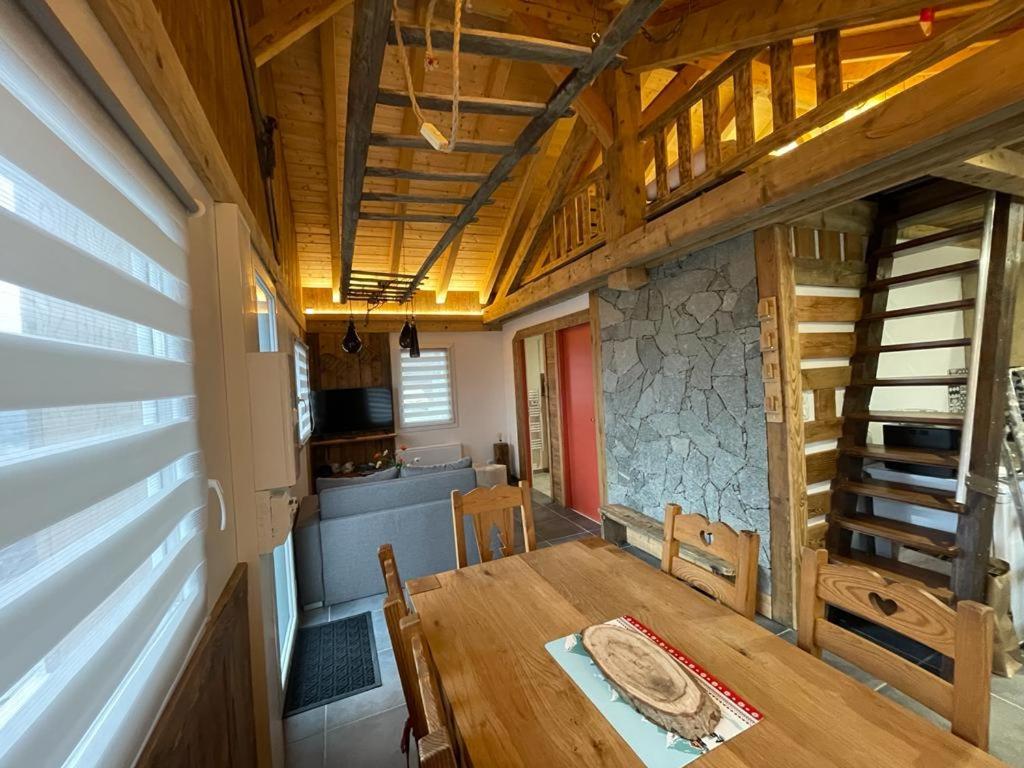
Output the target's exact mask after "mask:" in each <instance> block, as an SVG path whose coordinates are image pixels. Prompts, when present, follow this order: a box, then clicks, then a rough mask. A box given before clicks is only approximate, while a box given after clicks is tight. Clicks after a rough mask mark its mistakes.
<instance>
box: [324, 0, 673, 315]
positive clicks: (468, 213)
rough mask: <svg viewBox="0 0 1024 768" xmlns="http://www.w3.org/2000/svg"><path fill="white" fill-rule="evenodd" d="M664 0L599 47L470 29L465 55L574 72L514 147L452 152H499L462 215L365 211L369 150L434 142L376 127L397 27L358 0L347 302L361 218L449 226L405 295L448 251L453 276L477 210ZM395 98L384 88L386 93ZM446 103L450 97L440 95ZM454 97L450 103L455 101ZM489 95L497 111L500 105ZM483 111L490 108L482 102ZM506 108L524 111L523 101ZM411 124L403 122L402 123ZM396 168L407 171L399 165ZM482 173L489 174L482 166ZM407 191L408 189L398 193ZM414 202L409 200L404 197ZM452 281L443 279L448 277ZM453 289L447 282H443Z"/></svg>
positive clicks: (618, 24) (412, 41)
mask: <svg viewBox="0 0 1024 768" xmlns="http://www.w3.org/2000/svg"><path fill="white" fill-rule="evenodd" d="M659 4H660V2H659V0H630V2H629V4H628V5H626V6H625V7H624V8H623V9H622V10H621V11H619V13H618V14H617V15H616V17H615V18H614V19H613V20H612V22H611V23H610V25H609V26H608V28H607V30H606V31H605V32H604V34H603V36H602V37H601V39H600V41H599V42H598V43H597V44H596V45H595V46H594V48H593V49H590V48H587V47H585V46H579V45H572V44H568V43H560V42H556V41H551V40H542V39H539V38H530V37H525V36H522V35H512V34H506V33H501V32H492V31H488V30H474V29H463V30H462V34H461V50H462V51H463V52H465V53H475V54H479V55H485V56H491V57H495V58H499V59H510V60H515V61H529V62H534V63H539V64H546V65H555V66H564V67H567V68H569V72H568V75H567V76H566V77H565V79H564V80H563V81H562V82H561V83H560V84H559V85H558V87H557V88H556V90H555V93H554V94H553V95H552V97H551V98H550V99H549V100H548V101H547V102H546V103H545V104H544V105H543V107H542V108H540V109H534V113H533V115H532V117H531V118H530V120H529V122H528V123H527V124H526V126H525V127H524V128H523V130H522V131H521V132H520V133H519V134H518V136H517V137H516V139H515V141H514V142H512V143H511V144H503V143H500V142H492V141H485V140H481V139H469V140H460V141H458V142H457V143H456V145H455V146H454V147H453V148H452V151H456V152H463V153H470V154H474V155H479V154H492V155H497V156H498V160H497V162H496V163H495V164H494V165H493V167H492V168H491V170H490V171H489V172H488V173H487V175H486V177H485V178H484V180H483V181H482V182H481V183H480V184H479V185H478V186H477V187H476V189H475V191H474V192H473V193H472V195H471V196H470V198H469V200H468V202H466V203H465V204H464V205H463V206H462V207H461V209H460V210H459V211H458V213H457V214H454V215H447V214H420V213H408V212H407V211H406V212H402V213H395V214H381V213H372V214H371V213H366V212H362V210H361V205H362V201H363V180H364V177H365V174H366V166H367V153H368V150H369V148H370V147H371V146H375V147H392V148H396V147H397V148H400V149H411V150H419V149H429V148H430V147H429V144H428V143H427V141H426V140H425V139H424V138H422V137H421V136H419V135H412V134H406V135H394V134H385V133H377V132H374V131H373V128H372V126H373V117H374V107H375V105H376V104H377V103H378V102H379V101H380V99H381V90H380V77H381V68H382V65H383V54H384V46H385V43H386V42H387V41H388V40H391V41H392V42H397V37H396V33H395V30H394V26H393V25H392V24H391V23H390V21H391V19H390V5H389V4H387V3H386V2H384V0H356V3H355V27H354V30H353V37H352V52H351V64H350V70H349V71H350V76H349V90H348V110H347V122H346V137H345V179H344V194H343V197H342V238H341V253H340V259H341V273H342V274H341V290H340V298H341V300H342V301H346V300H348V294H349V287H350V284H351V275H352V262H353V255H354V250H355V237H356V223H357V222H358V220H359V219H361V218H362V219H364V220H377V221H394V222H399V221H416V222H428V221H429V222H434V223H446V224H448V228H447V229H446V230H445V232H444V233H443V234H442V235H441V237H440V239H439V240H438V241H437V243H436V244H435V245H434V247H433V248H432V249H431V251H430V252H429V254H428V255H427V257H426V259H425V260H424V261H423V263H422V264H421V265H420V267H419V269H418V270H417V272H416V273H415V275H414V276H413V280H412V283H411V285H410V287H409V289H408V292H407V294H406V296H405V299H406V300H408V299H410V298H411V297H412V294H413V293H414V292H415V291H416V290H417V288H419V286H420V285H421V284H422V282H423V281H424V280H425V279H426V277H427V274H428V273H429V272H430V270H431V269H432V268H433V266H434V264H435V263H436V262H437V261H438V259H440V258H441V257H442V256H443V255H444V254H445V253H446V252H448V253H449V260H448V264H447V265H446V269H445V270H444V274H446V275H448V278H447V279H450V272H451V267H453V265H454V255H455V254H456V253H457V247H456V248H453V247H452V246H453V244H456V243H457V241H458V240H459V238H460V236H461V234H462V232H463V230H464V229H465V227H466V226H467V225H469V224H471V223H472V222H473V221H475V220H476V214H477V212H478V211H479V210H480V209H481V208H482V207H483V206H485V205H487V204H488V201H490V200H491V196H492V195H493V194H494V192H495V191H496V190H497V188H498V187H499V186H500V185H501V184H502V183H503V182H505V181H506V180H507V179H508V178H509V175H510V174H511V172H512V170H513V168H515V167H516V165H517V164H518V163H519V161H520V160H521V159H523V158H524V157H526V156H527V155H529V154H532V153H535V152H536V151H537V143H538V142H539V141H540V140H541V138H542V137H543V136H544V134H545V133H546V132H547V131H548V129H549V128H551V126H552V125H553V124H554V123H555V122H556V121H557V120H559V119H560V118H562V117H564V116H565V115H567V114H569V113H570V112H571V109H572V104H573V102H574V101H575V100H576V99H577V97H578V96H579V95H580V94H581V93H582V92H583V90H584V89H585V88H587V87H588V86H590V84H591V83H593V82H594V80H595V79H596V78H597V76H598V75H599V74H600V73H601V72H602V71H604V70H605V69H606V68H608V67H609V66H612V65H614V64H616V63H619V58H618V57H619V51H620V50H621V48H622V47H623V46H624V45H625V44H626V43H627V42H628V41H629V40H630V39H631V38H632V37H633V36H634V35H635V34H636V33H637V32H638V30H639V28H640V26H641V25H642V24H643V23H644V21H645V20H646V19H647V18H648V17H649V16H650V15H651V14H652V13H653V12H654V11H655V10H656V9H657V7H658V5H659ZM384 17H386V18H384ZM401 34H402V40H403V42H404V43H405V44H406V45H408V46H422V45H425V43H426V33H425V31H424V29H423V28H422V27H416V26H403V27H402V31H401ZM431 42H432V44H433V46H434V47H435V48H436V49H438V50H451V47H452V43H453V35H452V33H451V30H446V29H432V30H431ZM383 98H384V99H385V100H387V99H394V95H393V94H391V95H388V94H387V93H385V95H384V97H383ZM441 99H442V101H444V97H441ZM449 101H450V100H449ZM497 101H498V100H490V102H491V103H490V105H489V107H490V109H491V110H492V111H491V112H489V113H487V114H495V113H494V112H493V110H494V109H497V108H498V105H497V104H496V103H495V102H497ZM477 105H478V107H479V108H480V109H483V108H484V107H485V106H487V105H486V104H485V103H484V102H483V101H482V100H478V102H477ZM505 108H515V109H522V108H523V107H522V105H521V104H520V105H513V106H512V107H508V105H506V106H505ZM403 127H404V126H403ZM394 170H395V171H396V173H401V172H403V171H406V170H407V169H404V168H397V169H394ZM475 172H476V173H482V168H481V169H480V170H478V171H475ZM399 194H402V193H399ZM403 205H405V206H406V207H408V205H409V202H408V201H403ZM447 279H445V278H444V277H442V281H443V282H447ZM441 292H442V293H447V286H443V287H442V291H441Z"/></svg>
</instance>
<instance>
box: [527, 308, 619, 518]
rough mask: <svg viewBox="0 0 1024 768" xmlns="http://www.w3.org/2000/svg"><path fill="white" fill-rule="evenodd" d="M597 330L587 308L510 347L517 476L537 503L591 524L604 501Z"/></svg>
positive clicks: (536, 329) (592, 313)
mask: <svg viewBox="0 0 1024 768" xmlns="http://www.w3.org/2000/svg"><path fill="white" fill-rule="evenodd" d="M595 325H596V308H595V307H592V308H591V309H590V310H582V311H580V312H574V313H572V314H570V315H565V316H563V317H559V318H556V319H555V320H549V321H547V322H545V323H540V324H538V325H534V326H530V327H529V328H524V329H522V330H520V331H518V332H517V333H516V334H515V336H514V338H513V346H512V352H513V356H512V357H513V367H514V370H513V377H514V381H515V394H516V422H517V443H518V450H517V466H518V468H519V475H520V476H521V477H522V479H524V480H526V481H528V482H529V483H530V484H531V486H532V487H533V489H534V491H535V493H536V498H537V500H539V501H540V502H542V503H548V502H553V506H554V508H556V509H558V510H560V511H561V512H563V513H564V512H569V511H571V517H576V513H579V514H581V515H584V516H586V517H588V518H590V519H591V520H598V519H599V507H600V505H601V504H602V503H603V500H604V492H603V491H604V474H603V472H604V470H603V461H602V457H603V442H604V440H603V424H602V411H601V400H600V398H599V397H598V395H597V393H599V392H600V391H601V385H600V350H599V348H596V347H595V345H594V343H593V340H594V339H595V338H598V339H599V338H600V335H599V334H600V331H599V330H597V329H596V328H595ZM595 361H596V362H595Z"/></svg>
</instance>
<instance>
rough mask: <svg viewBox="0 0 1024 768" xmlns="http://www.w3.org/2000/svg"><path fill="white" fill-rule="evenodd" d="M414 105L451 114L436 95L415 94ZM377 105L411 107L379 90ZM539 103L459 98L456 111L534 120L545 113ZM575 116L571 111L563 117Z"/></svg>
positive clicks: (404, 96)
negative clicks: (533, 118)
mask: <svg viewBox="0 0 1024 768" xmlns="http://www.w3.org/2000/svg"><path fill="white" fill-rule="evenodd" d="M416 102H417V103H418V104H419V106H420V109H433V110H437V111H438V112H451V111H452V97H451V96H444V95H441V94H436V93H417V94H416ZM377 103H378V104H386V105H387V106H389V107H412V99H411V98H410V97H409V94H408V93H407V92H406V91H398V90H392V89H390V88H381V89H380V91H379V92H378V93H377ZM544 106H545V105H544V102H542V101H515V100H513V99H494V98H490V97H487V96H461V95H460V96H459V111H460V112H462V113H463V114H472V115H496V116H498V117H535V116H537V115H539V114H540V113H541V112H543V111H544ZM573 113H574V110H573V109H572V108H571V107H570V108H569V109H568V110H566V114H565V115H563V117H569V116H570V115H572V114H573Z"/></svg>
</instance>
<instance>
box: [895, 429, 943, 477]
mask: <svg viewBox="0 0 1024 768" xmlns="http://www.w3.org/2000/svg"><path fill="white" fill-rule="evenodd" d="M882 440H883V442H884V443H885V445H886V446H887V447H890V448H922V449H925V450H932V451H959V450H960V430H959V429H954V428H950V427H912V426H908V425H905V424H885V425H883V427H882ZM884 464H885V468H886V469H891V470H894V471H896V472H909V473H911V474H914V475H924V476H926V477H943V478H951V477H956V470H955V469H953V468H952V467H932V466H928V465H927V464H912V463H908V462H902V461H886V462H884Z"/></svg>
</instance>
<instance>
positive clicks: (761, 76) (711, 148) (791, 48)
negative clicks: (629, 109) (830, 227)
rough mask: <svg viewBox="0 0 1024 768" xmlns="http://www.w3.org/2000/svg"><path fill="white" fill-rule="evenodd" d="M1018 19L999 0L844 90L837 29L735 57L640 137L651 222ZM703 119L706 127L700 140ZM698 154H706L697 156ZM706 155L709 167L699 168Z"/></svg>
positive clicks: (1014, 6)
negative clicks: (764, 101)
mask: <svg viewBox="0 0 1024 768" xmlns="http://www.w3.org/2000/svg"><path fill="white" fill-rule="evenodd" d="M1020 15H1021V7H1020V3H1019V2H1014V0H1000V2H996V3H994V4H992V5H991V6H989V7H987V8H985V9H983V10H980V11H977V12H975V13H974V14H972V15H971V16H968V17H966V18H965V19H964V20H963V21H960V22H959V23H957V24H956V25H955V26H953V27H951V28H949V29H948V30H946V31H945V32H943V33H942V34H939V35H936V36H934V37H932V38H930V39H928V40H926V41H924V42H922V43H920V44H919V45H917V46H916V47H914V48H913V49H912V50H911V51H910V52H909V53H907V54H906V55H904V56H902V57H900V58H898V59H896V60H895V61H894V62H892V63H891V64H889V65H888V66H886V67H884V68H882V69H880V70H878V71H877V72H874V73H873V74H871V75H869V76H868V77H866V78H864V79H863V80H860V81H859V82H857V83H855V84H854V85H851V86H850V87H849V88H846V89H845V90H844V88H843V85H844V83H843V75H842V62H841V59H840V51H839V42H840V31H839V30H838V29H831V30H825V31H822V32H819V33H817V34H815V35H814V38H813V43H804V42H802V41H801V42H800V44H799V45H794V42H793V41H792V40H782V41H779V42H776V43H772V44H771V45H768V46H759V47H753V48H748V49H745V50H741V51H737V52H735V53H733V54H732V55H731V56H729V57H728V58H727V59H726V60H725V61H723V62H722V63H721V64H719V65H718V66H717V67H716V68H715V69H713V70H711V71H710V72H708V73H707V74H706V75H705V76H704V77H703V78H702V79H701V80H698V81H697V83H696V84H695V85H694V86H693V87H692V88H691V89H690V90H689V91H688V92H687V93H686V94H685V95H684V96H683V97H682V98H680V100H679V101H678V102H677V103H676V104H675V105H673V106H672V107H670V108H669V109H667V110H666V111H665V112H663V113H662V114H661V115H660V116H659V117H658V118H657V119H656V120H654V121H652V122H651V124H650V125H647V126H645V127H644V128H643V130H642V131H641V133H640V137H641V139H643V140H646V141H650V142H652V143H653V158H654V194H653V199H650V200H649V202H648V206H647V217H648V218H652V217H654V216H657V215H659V214H661V213H663V212H665V211H666V210H668V209H670V208H673V207H675V206H676V205H678V204H679V203H681V202H683V201H685V200H687V199H689V198H692V197H694V196H695V195H697V194H699V193H701V192H703V191H704V190H706V189H709V188H710V187H712V186H715V185H717V184H719V183H721V182H723V181H726V180H728V179H730V178H732V177H733V176H735V175H736V174H738V173H741V172H743V171H745V170H747V169H749V168H751V167H753V166H755V165H757V164H758V163H760V162H763V161H765V160H766V159H767V158H768V157H769V155H771V154H773V153H774V154H780V153H782V152H785V151H787V150H788V149H790V148H792V147H793V146H795V143H796V142H798V141H800V140H802V139H805V138H806V137H809V136H814V135H816V134H818V133H822V132H824V131H827V130H828V129H829V128H831V127H832V126H834V125H836V124H838V123H839V122H842V121H843V120H845V119H847V118H849V117H851V116H853V115H855V114H857V113H858V112H861V111H864V110H865V109H868V108H870V107H872V106H874V104H875V103H877V102H880V101H881V100H882V99H883V98H884V96H885V94H886V92H887V91H889V90H890V89H892V88H894V87H896V86H898V85H900V84H901V83H905V82H906V81H907V80H908V79H910V78H913V77H915V76H919V75H921V74H922V73H925V72H926V71H927V70H928V69H929V68H932V67H935V66H936V65H939V64H940V63H941V62H943V61H944V60H946V59H951V58H952V57H955V56H960V55H963V54H964V52H965V49H966V48H968V46H971V45H973V44H974V43H976V42H978V41H979V40H982V39H983V38H984V37H985V36H986V35H989V34H991V33H992V31H993V30H994V29H997V28H999V27H1000V26H1001V25H1004V24H1006V23H1007V22H1011V21H1014V20H1016V19H1017V18H1019V17H1020ZM809 64H814V75H813V76H809V75H807V74H806V71H807V70H806V69H805V74H802V75H800V82H801V88H800V89H799V90H800V91H801V92H803V93H802V94H801V95H802V97H803V98H801V99H800V100H799V101H800V102H801V103H802V104H803V105H804V106H805V107H806V106H807V102H808V101H813V103H814V106H813V107H811V108H809V109H807V110H806V111H804V112H803V113H802V114H799V115H798V114H797V102H798V99H797V98H796V95H797V93H798V89H797V79H796V78H797V73H796V69H795V65H801V66H804V65H809ZM811 77H813V80H812V79H811ZM807 91H810V92H811V93H813V96H812V97H809V96H808V94H807V93H806V92H807ZM758 93H759V94H761V95H762V96H769V97H770V100H771V106H772V109H771V119H770V120H768V119H762V120H760V121H759V120H758V115H757V113H756V110H755V109H754V99H755V97H756V94H758ZM723 107H724V109H723ZM698 113H699V114H698ZM734 120H735V140H734V141H733V140H731V139H730V140H729V141H726V140H724V139H723V132H724V131H726V130H727V129H728V128H729V126H730V125H731V124H732V123H733V121H734ZM698 121H699V122H700V125H701V130H700V133H699V135H695V132H694V126H695V125H696V124H697V122H698ZM670 146H671V147H677V148H678V150H677V154H678V160H677V162H676V163H675V164H674V165H670V162H669V148H670ZM697 148H700V150H701V151H700V153H699V154H698V153H697V152H695V151H694V150H695V149H697ZM700 157H703V162H702V163H697V162H695V161H696V160H698V159H699V158H700ZM673 171H675V173H673Z"/></svg>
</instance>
